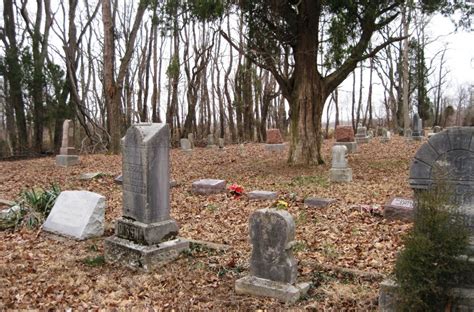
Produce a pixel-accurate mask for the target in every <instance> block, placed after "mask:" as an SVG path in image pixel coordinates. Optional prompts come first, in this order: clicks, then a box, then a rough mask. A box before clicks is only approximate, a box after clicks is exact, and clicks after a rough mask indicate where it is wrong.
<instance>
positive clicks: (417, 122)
mask: <svg viewBox="0 0 474 312" xmlns="http://www.w3.org/2000/svg"><path fill="white" fill-rule="evenodd" d="M422 130H423V128H422V124H421V118H420V116H419V115H418V114H415V115H413V132H412V134H411V138H412V140H415V141H421V140H422V139H423V134H422Z"/></svg>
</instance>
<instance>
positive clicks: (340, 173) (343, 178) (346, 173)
mask: <svg viewBox="0 0 474 312" xmlns="http://www.w3.org/2000/svg"><path fill="white" fill-rule="evenodd" d="M329 180H330V181H331V182H352V168H345V169H340V168H332V169H330V170H329Z"/></svg>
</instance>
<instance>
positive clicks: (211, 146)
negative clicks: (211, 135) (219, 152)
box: [206, 144, 217, 148]
mask: <svg viewBox="0 0 474 312" xmlns="http://www.w3.org/2000/svg"><path fill="white" fill-rule="evenodd" d="M206 147H207V148H217V145H215V144H212V145H207V146H206Z"/></svg>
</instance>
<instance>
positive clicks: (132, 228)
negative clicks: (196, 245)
mask: <svg viewBox="0 0 474 312" xmlns="http://www.w3.org/2000/svg"><path fill="white" fill-rule="evenodd" d="M169 137H170V132H169V127H168V125H166V124H158V123H153V124H150V123H143V124H135V125H132V126H131V127H130V128H129V129H128V130H127V133H126V135H125V138H124V140H123V157H122V172H123V207H122V208H123V209H122V218H120V219H119V220H117V222H116V227H115V235H114V236H112V237H109V238H107V239H106V240H105V244H104V249H105V259H106V261H108V262H112V263H114V262H117V263H120V264H123V265H126V266H128V267H131V268H135V269H141V270H145V271H151V270H153V269H155V268H157V267H159V266H161V265H163V264H164V263H166V262H168V261H171V260H173V259H175V258H176V257H178V255H179V253H180V252H181V251H183V250H186V249H188V247H189V243H188V242H187V241H185V240H183V239H181V238H176V237H177V235H178V224H177V223H176V222H175V221H174V220H173V219H171V217H170V182H169V148H170V147H169V143H170V141H169Z"/></svg>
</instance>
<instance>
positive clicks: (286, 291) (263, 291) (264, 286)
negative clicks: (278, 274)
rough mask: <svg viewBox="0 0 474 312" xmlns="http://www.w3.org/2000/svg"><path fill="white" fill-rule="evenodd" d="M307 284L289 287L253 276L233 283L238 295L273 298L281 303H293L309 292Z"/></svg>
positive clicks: (285, 284)
mask: <svg viewBox="0 0 474 312" xmlns="http://www.w3.org/2000/svg"><path fill="white" fill-rule="evenodd" d="M309 286H310V284H309V283H299V284H296V285H294V286H293V285H291V284H287V283H279V282H275V281H271V280H267V279H263V278H258V277H255V276H246V277H243V278H241V279H238V280H237V281H236V282H235V292H236V293H238V294H244V295H252V296H261V297H270V298H275V299H277V300H279V301H281V302H285V303H294V302H296V301H297V300H298V299H299V298H301V297H302V296H303V295H305V294H306V293H307V292H308V290H309Z"/></svg>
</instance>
